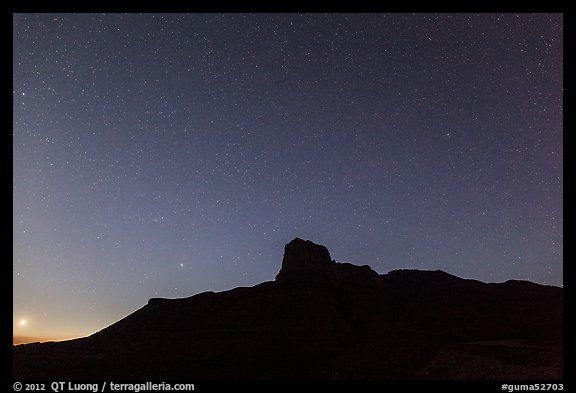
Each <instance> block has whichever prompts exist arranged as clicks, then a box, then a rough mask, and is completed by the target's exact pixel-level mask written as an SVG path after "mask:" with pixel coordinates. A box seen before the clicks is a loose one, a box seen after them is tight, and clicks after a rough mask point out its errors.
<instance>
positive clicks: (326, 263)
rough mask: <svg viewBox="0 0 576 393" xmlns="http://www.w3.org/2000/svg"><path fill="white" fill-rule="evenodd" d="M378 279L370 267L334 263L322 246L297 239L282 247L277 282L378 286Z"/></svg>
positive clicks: (377, 275)
mask: <svg viewBox="0 0 576 393" xmlns="http://www.w3.org/2000/svg"><path fill="white" fill-rule="evenodd" d="M379 279H380V275H379V274H378V273H376V272H375V271H374V270H372V268H370V266H368V265H364V266H356V265H353V264H350V263H336V261H334V260H333V259H332V258H331V257H330V252H329V251H328V249H327V248H326V247H325V246H323V245H318V244H315V243H313V242H311V241H310V240H302V239H300V238H298V237H297V238H296V239H294V240H292V241H291V242H290V243H288V244H286V246H284V258H283V259H282V267H281V269H280V272H279V273H278V275H277V276H276V282H278V283H284V284H293V285H307V284H311V283H316V284H336V285H338V284H340V285H342V284H355V285H360V286H373V287H378V286H379V285H380V281H379Z"/></svg>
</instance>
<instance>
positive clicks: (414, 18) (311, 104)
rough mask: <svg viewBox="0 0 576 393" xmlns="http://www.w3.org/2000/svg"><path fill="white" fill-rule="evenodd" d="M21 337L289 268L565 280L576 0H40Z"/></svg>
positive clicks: (16, 181) (27, 59)
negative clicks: (459, 10) (354, 2)
mask: <svg viewBox="0 0 576 393" xmlns="http://www.w3.org/2000/svg"><path fill="white" fill-rule="evenodd" d="M13 22H14V24H13V267H14V272H13V286H14V290H13V293H14V300H13V307H14V311H13V323H14V336H24V337H41V338H67V337H73V336H82V335H88V334H91V333H93V332H95V331H97V330H99V329H102V328H104V327H105V326H108V325H110V324H111V323H113V322H115V321H117V320H119V319H121V318H123V317H124V316H126V315H128V314H129V313H131V312H133V311H134V310H136V309H138V308H140V307H141V306H143V305H144V304H146V302H147V300H148V299H149V298H150V297H168V298H174V297H187V296H191V295H194V294H197V293H199V292H203V291H209V290H211V291H222V290H227V289H231V288H234V287H237V286H253V285H255V284H258V283H260V282H263V281H270V280H273V279H274V276H275V275H276V273H277V272H278V270H279V269H280V265H281V262H282V255H283V249H284V244H286V243H287V242H289V241H290V240H292V239H293V238H294V237H296V236H299V237H301V238H304V239H310V240H312V241H314V242H317V243H320V244H324V245H326V246H327V247H328V249H329V250H330V252H331V254H332V257H333V258H334V259H336V261H338V262H351V263H355V264H359V265H362V264H369V265H370V266H372V268H373V269H374V270H376V271H377V272H379V273H386V272H388V271H390V270H394V269H400V268H416V269H441V270H444V271H446V272H448V273H451V274H455V275H458V276H460V277H464V278H473V279H477V280H481V281H485V282H502V281H506V280H509V279H527V280H531V281H534V282H537V283H542V284H550V285H558V286H561V285H562V284H563V268H562V264H563V251H562V248H563V234H562V233H563V208H562V189H563V177H562V156H563V142H562V134H563V124H562V115H563V70H562V67H563V49H562V45H563V33H562V30H563V20H562V15H560V14H519V15H515V14H504V15H499V14H478V15H477V14H457V15H446V14H442V15H434V14H350V15H347V14H271V15H266V14H256V15H251V14H208V15H202V14H122V15H120V14H106V15H104V14H79V15H73V14H16V15H14V16H13Z"/></svg>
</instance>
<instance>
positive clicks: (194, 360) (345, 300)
mask: <svg viewBox="0 0 576 393" xmlns="http://www.w3.org/2000/svg"><path fill="white" fill-rule="evenodd" d="M562 311H563V290H562V289H561V288H557V287H548V286H543V285H538V284H534V283H530V282H521V281H509V282H506V283H501V284H486V283H483V282H479V281H475V280H464V279H461V278H458V277H456V276H452V275H450V274H447V273H445V272H442V271H420V270H398V271H392V272H389V273H387V274H384V275H380V274H378V273H376V272H374V271H373V270H372V269H371V268H370V267H369V266H356V265H352V264H347V263H337V262H335V261H333V260H332V258H331V256H330V253H329V252H328V249H327V248H326V247H324V246H321V245H317V244H314V243H312V242H310V241H305V240H302V239H299V238H296V239H294V240H293V241H291V242H290V243H288V244H287V245H286V247H285V253H284V258H283V261H282V268H281V270H280V272H279V274H278V275H277V277H276V280H275V281H273V282H265V283H262V284H259V285H256V286H254V287H251V288H236V289H232V290H230V291H224V292H219V293H214V292H206V293H201V294H198V295H195V296H192V297H189V298H182V299H150V301H149V302H148V304H146V305H145V306H144V307H142V308H141V309H140V310H137V311H135V312H134V313H132V314H130V315H128V316H127V317H126V318H124V319H122V320H120V321H118V322H116V323H115V324H113V325H111V326H109V327H107V328H106V329H103V330H101V331H100V332H98V333H95V334H93V335H91V336H90V337H86V338H83V339H78V340H70V341H65V342H61V343H45V344H28V345H20V346H16V347H14V350H13V352H14V356H13V359H14V369H13V375H14V378H15V379H21V380H32V379H51V380H55V379H61V380H75V379H84V380H87V379H108V380H109V379H114V380H130V379H144V380H169V379H194V380H199V379H252V380H253V379H412V378H417V379H422V378H424V379H444V378H448V379H450V378H452V379H482V378H498V377H499V376H505V377H506V379H507V380H512V379H522V378H525V376H526V375H529V376H530V378H531V379H537V380H544V379H546V380H553V379H560V378H562V372H563V371H562V370H563V366H562V345H563V343H562V335H563V325H562ZM487 342H489V343H492V344H490V345H486V344H485V343H487ZM503 342H513V343H516V344H515V345H516V347H515V348H512V349H511V348H510V347H509V345H508V346H506V345H502V344H501V343H503ZM475 343H476V344H475ZM478 343H484V344H478ZM494 343H497V344H494ZM498 343H500V344H498ZM526 351H528V352H526ZM522 353H528V354H537V356H536V355H534V356H533V359H532V360H531V361H530V362H527V361H526V360H525V359H524V358H523V355H522ZM530 356H532V355H530ZM550 359H552V360H554V361H550ZM493 361H494V362H496V361H497V362H499V363H498V364H497V366H494V367H492V368H490V367H491V366H490V365H489V364H490V363H491V362H492V363H493ZM483 368H488V369H487V370H483Z"/></svg>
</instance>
